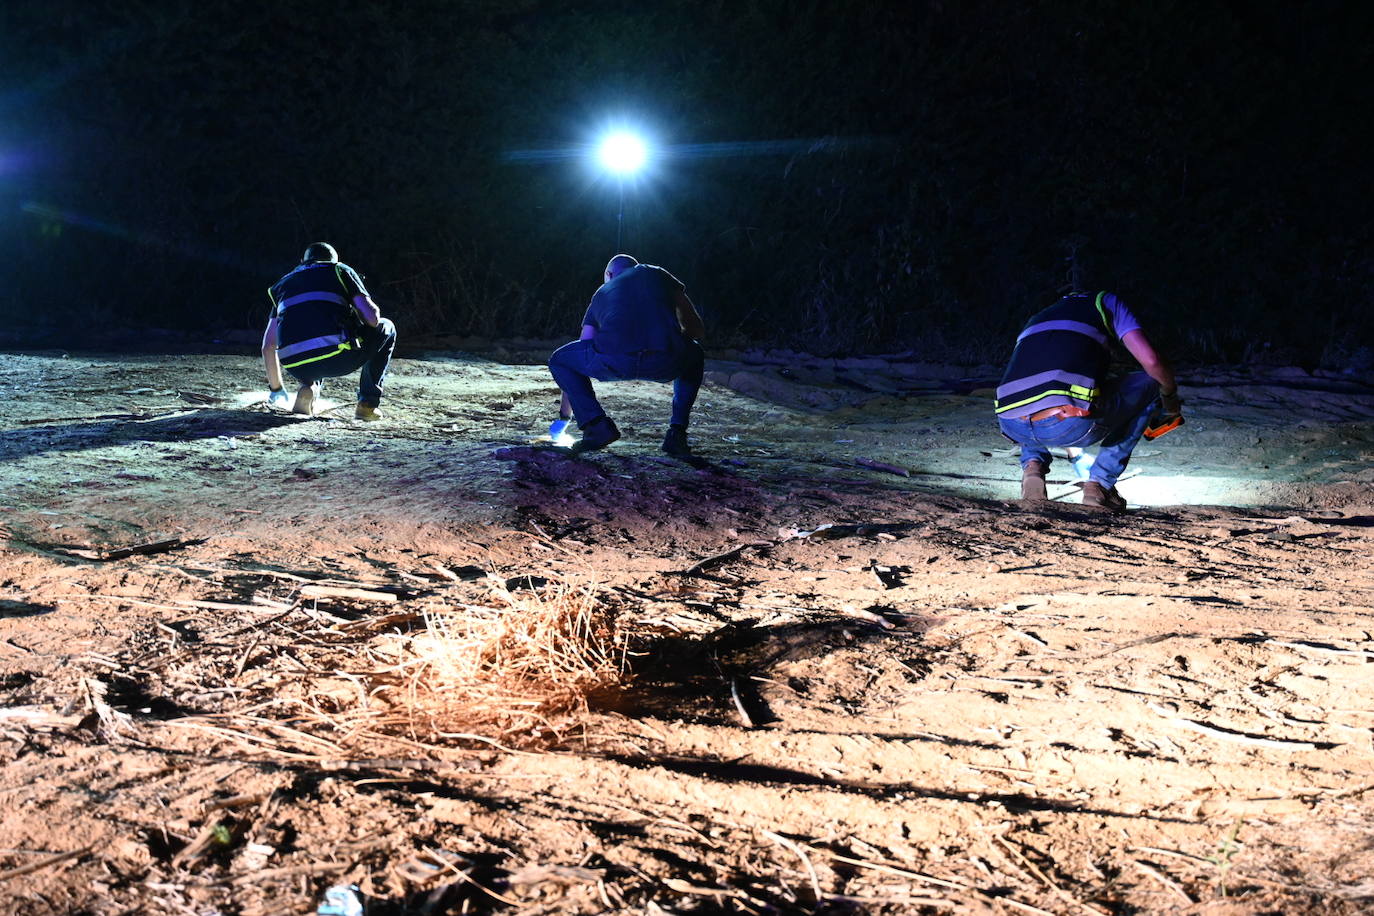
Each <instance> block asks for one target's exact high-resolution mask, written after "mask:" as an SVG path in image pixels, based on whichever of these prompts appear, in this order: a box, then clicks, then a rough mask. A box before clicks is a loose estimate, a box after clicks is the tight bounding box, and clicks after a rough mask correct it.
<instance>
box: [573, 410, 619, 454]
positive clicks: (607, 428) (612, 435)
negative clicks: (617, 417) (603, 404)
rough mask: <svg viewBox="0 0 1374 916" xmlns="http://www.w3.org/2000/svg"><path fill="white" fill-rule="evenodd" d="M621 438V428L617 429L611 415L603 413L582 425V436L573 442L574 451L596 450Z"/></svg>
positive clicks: (574, 452) (575, 452)
mask: <svg viewBox="0 0 1374 916" xmlns="http://www.w3.org/2000/svg"><path fill="white" fill-rule="evenodd" d="M619 438H620V430H618V429H616V426H615V424H614V423H612V422H611V418H610V417H608V416H606V415H605V414H602V415H601V416H599V417H597V418H596V419H595V420H593V421H592V422H590V423H588V424H587V425H586V426H584V427H582V438H581V439H578V440H577V441H576V442H574V443H573V444H572V453H573V454H574V455H580V454H582V453H583V452H594V451H596V450H597V449H599V448H605V447H606V446H608V445H610V444H611V443H612V442H614V441H615V440H617V439H619Z"/></svg>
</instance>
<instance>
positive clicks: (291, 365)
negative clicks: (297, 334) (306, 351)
mask: <svg viewBox="0 0 1374 916" xmlns="http://www.w3.org/2000/svg"><path fill="white" fill-rule="evenodd" d="M352 349H353V341H351V340H346V341H344V342H343V343H341V344H339V345H338V346H337V347H335V348H334V349H332V350H330V351H329V352H328V353H323V354H321V355H319V356H312V357H310V358H309V359H301V360H297V361H296V362H294V363H282V364H281V367H282V368H283V369H294V368H296V367H297V366H304V365H305V364H306V363H317V362H319V361H320V360H322V359H329V357H331V356H338V355H339V354H340V353H342V352H344V351H345V350H352Z"/></svg>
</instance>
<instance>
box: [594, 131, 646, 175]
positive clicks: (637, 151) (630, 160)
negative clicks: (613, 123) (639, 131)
mask: <svg viewBox="0 0 1374 916" xmlns="http://www.w3.org/2000/svg"><path fill="white" fill-rule="evenodd" d="M597 158H599V159H600V160H601V165H602V166H603V167H604V168H605V169H606V170H607V171H608V172H613V173H615V174H616V175H632V174H634V173H635V172H637V171H639V169H640V168H641V167H643V165H644V162H645V160H647V159H648V158H649V151H648V149H647V148H646V147H645V146H644V141H643V140H641V139H640V138H639V137H636V136H635V135H634V134H632V133H629V132H627V131H617V132H616V133H613V134H611V135H609V136H607V137H606V139H604V140H602V141H601V146H600V147H598V148H597Z"/></svg>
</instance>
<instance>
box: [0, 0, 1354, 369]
mask: <svg viewBox="0 0 1374 916" xmlns="http://www.w3.org/2000/svg"><path fill="white" fill-rule="evenodd" d="M248 6H249V8H248V9H246V10H245V9H244V7H245V5H244V4H237V3H231V2H228V0H201V2H196V3H191V2H189V0H188V2H184V3H181V4H143V5H129V7H128V8H127V9H113V8H109V9H100V10H87V11H84V12H82V13H81V14H80V15H77V14H75V13H68V12H63V10H64V9H65V8H64V7H62V6H60V5H59V6H57V7H53V6H52V5H51V4H47V3H44V2H39V0H22V2H13V3H9V4H6V5H5V8H4V10H3V11H0V41H3V42H4V43H5V45H6V47H5V49H4V50H5V52H6V63H7V67H6V71H5V74H4V75H3V77H0V78H2V79H3V80H4V83H3V85H2V86H0V92H3V95H0V115H3V119H2V120H0V203H3V204H4V208H5V211H6V212H7V213H8V214H9V217H8V218H7V219H6V220H5V221H3V223H0V237H3V240H4V242H5V244H6V249H7V251H8V252H10V255H11V256H10V257H9V258H8V259H7V260H8V261H9V263H8V264H7V266H6V272H7V274H8V275H9V282H8V286H7V289H6V290H5V294H4V296H3V298H0V302H3V305H0V309H3V310H4V312H5V317H7V318H8V319H9V320H10V321H15V320H27V321H39V322H49V323H56V324H66V325H68V326H70V327H72V328H73V329H86V328H91V327H97V328H105V327H109V326H110V325H111V324H119V323H125V324H134V325H161V326H182V327H207V326H214V327H223V326H234V327H250V326H256V325H258V324H260V323H261V321H262V319H263V317H264V315H265V313H266V306H267V299H266V297H265V295H264V290H265V288H266V287H267V285H268V284H270V283H271V282H272V281H273V280H275V279H276V277H277V276H278V275H280V274H281V273H282V272H284V271H285V270H286V269H288V268H289V267H290V266H291V264H292V263H293V262H294V260H295V258H296V257H297V256H298V253H299V251H300V250H301V249H302V247H303V246H304V245H305V244H306V243H307V242H309V241H312V240H315V239H328V240H330V241H331V242H333V243H334V244H335V245H336V246H337V247H338V248H339V250H340V252H341V253H342V255H343V256H344V258H345V259H346V260H348V261H349V262H350V263H352V264H354V266H356V267H357V268H358V269H359V270H361V271H362V272H363V273H364V274H365V275H367V277H368V279H369V283H370V284H371V286H372V287H373V291H374V293H375V294H376V295H377V298H378V299H379V300H380V301H381V302H382V303H383V305H384V307H386V308H387V309H388V311H390V312H391V313H392V314H393V315H395V316H396V317H397V319H398V321H399V322H400V324H401V326H402V329H403V333H405V334H407V335H410V336H417V335H420V334H426V333H452V334H465V335H466V334H480V335H483V336H488V337H502V336H509V335H517V334H518V335H536V334H537V335H548V334H557V333H562V332H571V331H572V330H573V329H574V328H575V326H576V323H577V319H578V318H579V317H580V312H581V309H582V307H583V304H584V303H585V300H586V299H587V297H588V296H589V295H590V293H591V292H592V290H593V289H594V288H595V285H596V283H597V282H598V281H599V276H600V271H601V267H602V265H603V264H604V263H605V260H606V259H607V257H608V256H609V255H610V254H612V253H613V249H614V248H615V240H616V233H617V224H616V213H617V210H618V208H619V205H620V200H619V192H620V188H618V187H617V186H616V185H614V184H613V183H611V182H609V181H607V180H606V179H604V178H602V177H598V176H596V175H594V174H593V173H592V172H591V171H590V170H589V169H588V168H587V167H586V165H585V163H584V161H583V159H584V157H581V156H574V155H563V156H560V155H530V154H528V153H529V151H531V150H573V151H575V150H578V149H581V148H583V147H585V146H586V145H587V144H589V143H590V142H591V140H592V138H593V137H594V136H595V134H596V132H597V131H598V129H600V128H601V127H602V126H604V125H605V124H606V123H608V122H609V121H610V120H611V119H612V118H613V117H615V116H623V117H625V118H626V119H633V120H642V121H643V122H644V123H646V125H648V126H649V128H650V129H651V130H652V131H653V132H654V133H656V134H657V135H658V136H659V137H661V138H662V139H663V140H664V141H665V142H666V143H668V144H670V149H669V151H668V153H667V154H665V155H663V156H661V157H660V158H659V160H658V161H657V162H656V165H655V168H654V169H653V170H652V172H651V173H650V174H649V175H647V176H646V177H645V178H644V179H643V180H642V181H638V182H636V183H634V184H632V185H630V186H627V187H626V188H625V204H624V206H625V223H624V227H623V231H624V238H625V241H624V243H623V244H622V246H621V247H623V248H625V249H626V250H629V251H630V252H632V253H634V254H636V255H637V256H638V257H640V258H641V259H644V260H648V261H651V262H655V263H661V264H663V265H664V266H666V267H668V268H669V269H671V270H673V271H674V272H675V273H677V274H678V275H679V276H680V277H681V278H682V279H683V280H684V281H685V282H687V284H688V287H689V291H690V292H691V293H692V295H693V297H694V299H695V300H696V301H697V302H698V304H699V305H700V306H701V308H702V311H703V312H704V313H705V314H706V316H707V318H708V322H709V324H710V325H711V327H712V328H713V333H714V334H715V337H716V340H718V341H726V340H729V341H732V342H753V343H758V344H766V343H767V344H786V345H791V346H802V347H806V348H808V349H813V350H822V351H860V350H866V351H883V350H887V351H891V350H898V349H905V348H913V349H916V350H918V351H919V352H921V353H922V354H923V355H925V356H928V357H931V358H983V359H997V358H1000V355H1001V354H1003V353H1005V351H1006V349H1007V347H1008V343H1009V337H1010V335H1011V334H1012V332H1013V330H1014V329H1015V328H1016V327H1017V326H1018V325H1019V324H1020V322H1021V320H1022V319H1023V317H1024V316H1025V315H1026V314H1027V313H1028V312H1029V311H1030V310H1032V309H1034V308H1036V307H1038V306H1039V305H1041V304H1043V303H1045V302H1047V301H1048V300H1050V299H1051V298H1053V296H1054V294H1055V292H1056V290H1058V289H1060V288H1062V287H1063V286H1065V285H1066V284H1067V283H1068V282H1069V280H1070V276H1069V275H1070V272H1071V271H1077V273H1078V274H1079V276H1080V277H1081V279H1082V281H1083V282H1085V283H1087V284H1088V285H1089V286H1094V287H1096V286H1107V287H1110V288H1113V289H1115V290H1117V291H1118V292H1120V293H1122V294H1123V295H1124V296H1125V297H1126V298H1127V299H1128V301H1131V302H1133V303H1134V304H1135V305H1136V306H1137V308H1138V310H1139V311H1140V312H1141V313H1142V314H1143V315H1144V316H1145V317H1147V319H1148V320H1149V324H1150V325H1151V326H1152V327H1153V328H1156V329H1158V331H1157V335H1158V336H1160V337H1161V338H1163V339H1164V340H1165V341H1166V344H1167V346H1169V347H1170V348H1172V349H1173V350H1174V351H1175V352H1179V353H1182V354H1183V355H1185V356H1188V355H1191V356H1195V357H1197V358H1208V359H1223V360H1241V359H1258V358H1265V359H1274V360H1285V361H1289V360H1292V361H1305V362H1309V363H1316V362H1319V361H1323V360H1324V361H1327V362H1339V361H1341V360H1345V359H1349V358H1353V356H1352V354H1355V353H1357V352H1359V350H1360V348H1361V347H1362V346H1368V345H1369V344H1370V343H1371V338H1372V337H1374V334H1371V330H1374V328H1372V327H1371V322H1372V321H1374V319H1371V318H1370V317H1368V316H1369V311H1370V310H1369V309H1368V308H1367V307H1366V306H1365V302H1364V298H1365V297H1366V296H1367V295H1368V290H1369V288H1370V284H1371V281H1374V258H1371V255H1370V251H1371V242H1374V238H1372V236H1374V232H1371V225H1374V217H1371V214H1370V209H1369V203H1370V201H1369V195H1368V190H1369V187H1368V184H1369V183H1368V179H1367V177H1366V175H1365V172H1366V169H1365V166H1364V158H1365V154H1364V151H1363V150H1362V149H1361V148H1360V144H1359V143H1358V142H1357V139H1356V136H1355V135H1356V132H1357V130H1358V127H1359V126H1360V125H1361V123H1362V121H1361V119H1360V118H1359V117H1357V116H1356V113H1357V112H1359V111H1360V110H1361V107H1362V106H1363V104H1364V102H1363V95H1364V93H1365V91H1366V90H1365V87H1366V86H1367V85H1368V84H1369V79H1368V78H1369V76H1370V72H1369V71H1370V69H1371V68H1370V66H1369V64H1370V55H1371V50H1370V49H1371V47H1374V44H1371V43H1370V42H1368V41H1366V40H1364V37H1367V36H1368V34H1369V30H1368V25H1369V21H1370V14H1369V13H1368V12H1366V11H1365V8H1364V7H1363V6H1361V5H1357V4H1338V3H1332V4H1317V5H1316V6H1313V7H1301V8H1295V7H1292V6H1291V5H1289V4H1280V3H1277V2H1257V3H1250V4H1222V3H1203V4H1197V3H1187V2H1183V0H1160V2H1155V3H1148V4H1143V3H1133V2H1127V0H1108V2H1093V3H1089V2H1087V0H1069V2H1058V3H1053V4H1050V3H1031V4H1007V3H1004V2H1000V0H969V2H959V3H954V2H940V0H928V2H924V3H921V2H896V0H876V2H870V3H842V2H839V0H789V2H784V0H734V2H725V0H714V2H711V0H707V2H702V0H696V2H688V0H665V2H661V3H653V4H648V3H629V2H589V3H581V4H573V5H568V4H565V3H556V2H552V0H503V2H496V0H468V2H461V3H457V2H441V0H427V2H408V3H400V2H390V3H382V2H371V3H368V2H352V0H338V2H332V3H323V2H319V0H305V2H298V3H293V4H281V5H268V4H262V5H248ZM1362 36H1364V37H1362ZM699 144H708V145H709V144H714V145H712V146H707V147H706V148H705V149H701V148H698V149H696V150H695V151H693V150H692V149H690V147H692V146H693V145H699ZM727 153H728V154H727Z"/></svg>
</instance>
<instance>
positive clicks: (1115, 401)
mask: <svg viewBox="0 0 1374 916" xmlns="http://www.w3.org/2000/svg"><path fill="white" fill-rule="evenodd" d="M1158 401H1159V385H1158V383H1156V382H1155V380H1154V379H1152V378H1150V377H1149V376H1148V375H1146V374H1145V373H1144V372H1132V373H1131V374H1130V375H1127V376H1125V377H1124V378H1122V379H1120V380H1119V381H1118V382H1116V384H1114V385H1109V386H1107V388H1106V390H1105V391H1104V392H1103V397H1102V399H1101V400H1100V401H1098V403H1097V404H1096V405H1095V406H1094V407H1093V415H1092V416H1090V417H1060V418H1058V419H1053V420H1036V421H1034V422H1032V421H1031V420H1028V419H1024V418H1021V419H1014V420H1013V419H1007V418H1001V419H999V420H998V424H999V425H1000V426H1001V427H1002V433H1003V435H1005V436H1006V437H1007V438H1008V439H1010V440H1011V441H1013V442H1016V443H1019V444H1020V446H1021V467H1023V468H1024V467H1025V466H1026V464H1027V463H1028V462H1031V461H1039V462H1040V463H1041V464H1043V465H1044V466H1045V469H1046V470H1049V467H1050V449H1051V448H1063V447H1065V446H1080V447H1081V446H1085V445H1101V448H1100V449H1099V450H1098V452H1097V458H1096V460H1094V461H1093V467H1092V472H1091V475H1090V479H1092V480H1095V481H1097V482H1098V483H1100V484H1102V486H1104V487H1114V486H1116V482H1117V480H1118V479H1120V477H1121V475H1122V474H1123V473H1125V471H1126V465H1128V464H1130V462H1131V452H1132V451H1134V450H1135V446H1136V443H1137V442H1139V441H1140V436H1141V434H1142V433H1144V432H1145V424H1147V423H1149V422H1150V414H1152V413H1154V409H1155V405H1156V404H1157V403H1158Z"/></svg>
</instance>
